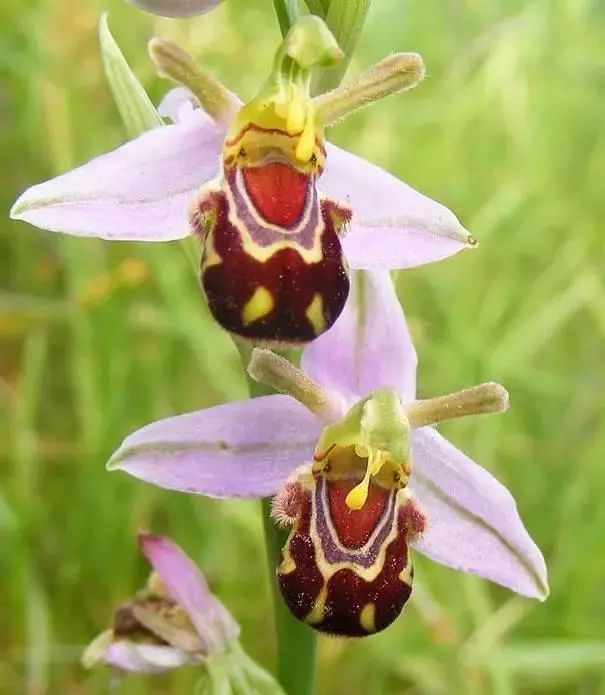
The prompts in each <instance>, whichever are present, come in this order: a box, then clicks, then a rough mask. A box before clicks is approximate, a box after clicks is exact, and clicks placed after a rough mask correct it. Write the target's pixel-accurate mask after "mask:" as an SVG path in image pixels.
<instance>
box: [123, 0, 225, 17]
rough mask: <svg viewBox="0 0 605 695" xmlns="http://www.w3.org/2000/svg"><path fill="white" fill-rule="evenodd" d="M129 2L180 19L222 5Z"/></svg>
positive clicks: (196, 0)
mask: <svg viewBox="0 0 605 695" xmlns="http://www.w3.org/2000/svg"><path fill="white" fill-rule="evenodd" d="M128 2H129V3H130V4H131V5H134V6H135V7H138V8H139V9H141V10H145V12H151V13H152V14H159V15H161V16H162V17H174V18H176V19H178V18H183V17H195V15H198V14H204V13H205V12H210V10H213V9H214V8H215V7H216V6H217V5H219V4H220V2H221V0H128Z"/></svg>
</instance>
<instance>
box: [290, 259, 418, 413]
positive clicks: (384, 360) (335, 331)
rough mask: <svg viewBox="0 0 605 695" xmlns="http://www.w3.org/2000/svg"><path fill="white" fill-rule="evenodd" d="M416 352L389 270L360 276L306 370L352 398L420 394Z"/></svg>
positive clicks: (313, 347) (307, 357)
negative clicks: (385, 390) (387, 392)
mask: <svg viewBox="0 0 605 695" xmlns="http://www.w3.org/2000/svg"><path fill="white" fill-rule="evenodd" d="M416 364H417V359H416V351H415V350H414V345H413V343H412V339H411V337H410V334H409V331H408V328H407V325H406V322H405V317H404V315H403V311H402V309H401V305H400V304H399V300H398V299H397V295H396V294H395V288H394V287H393V283H392V281H391V278H390V276H389V274H388V272H387V271H373V272H363V273H361V272H356V273H353V277H352V290H351V294H350V297H349V300H348V302H347V304H346V305H345V308H344V311H343V312H342V314H341V315H340V317H339V319H338V320H337V321H336V323H335V324H334V326H333V327H332V328H331V329H330V330H329V331H328V332H327V333H324V334H323V335H321V336H320V337H319V338H317V340H315V341H313V342H312V343H311V344H310V345H309V346H307V347H306V348H305V350H304V352H303V355H302V361H301V365H302V368H303V369H304V371H305V372H307V373H308V374H309V375H310V376H312V377H313V378H314V379H316V380H317V381H319V382H320V383H321V384H324V385H325V386H328V387H329V388H332V389H334V390H337V391H340V392H341V393H344V394H345V395H347V396H362V395H366V394H368V393H370V392H371V391H372V390H373V389H375V388H378V387H379V386H390V387H391V388H394V389H397V391H399V393H400V394H401V395H402V396H403V398H404V400H406V401H409V400H413V398H414V397H415V394H416Z"/></svg>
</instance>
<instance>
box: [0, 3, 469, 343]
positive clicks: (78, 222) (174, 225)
mask: <svg viewBox="0 0 605 695" xmlns="http://www.w3.org/2000/svg"><path fill="white" fill-rule="evenodd" d="M103 32H104V33H105V36H107V35H108V29H107V27H106V23H105V25H104V29H103V27H102V34H103ZM105 43H106V44H108V43H109V41H107V40H106V41H105ZM111 50H112V51H114V52H117V51H118V50H119V49H117V46H114V45H113V44H112V46H111ZM150 54H151V57H152V59H153V60H154V62H155V63H156V65H157V67H158V70H159V71H160V73H161V74H162V75H165V76H169V77H171V78H173V79H174V80H176V81H177V82H179V83H181V84H183V85H185V86H186V87H187V88H188V89H189V92H184V91H183V90H180V91H179V92H176V93H171V94H170V95H169V97H168V98H167V100H166V101H165V103H164V105H163V109H162V111H163V113H164V114H170V115H171V116H172V121H173V122H172V123H171V124H169V125H162V123H163V121H162V119H161V118H160V116H159V115H158V114H157V112H153V113H152V114H151V121H153V124H154V125H157V126H158V127H154V128H152V129H151V130H149V131H148V132H145V133H143V134H142V135H140V136H139V137H137V138H136V139H134V140H132V141H131V142H128V143H126V144H125V145H122V146H121V147H119V148H118V149H116V150H114V151H113V152H109V153H107V154H104V155H102V156H100V157H98V158H96V159H93V160H92V161H90V162H88V163H87V164H84V165H82V166H80V167H78V168H76V169H74V170H73V171H70V172H67V173H65V174H62V175H61V176H58V177H56V178H54V179H51V180H49V181H46V182H44V183H40V184H37V185H35V186H32V187H31V188H29V189H27V190H26V191H25V192H24V193H23V194H22V195H21V196H20V198H19V199H18V200H17V201H16V203H15V204H14V206H13V208H12V211H11V216H12V217H13V218H15V219H19V220H24V221H26V222H29V223H30V224H33V225H35V226H37V227H40V228H43V229H47V230H51V231H58V232H65V233H68V234H76V235H80V236H91V237H99V238H101V239H108V240H127V241H170V240H175V239H182V238H184V237H187V236H188V235H191V234H195V235H196V237H197V238H198V239H199V240H200V241H201V243H202V248H203V254H202V262H201V279H202V285H203V288H204V291H205V294H206V297H207V300H208V304H209V307H210V310H211V312H212V314H213V316H214V317H215V318H216V319H217V321H218V322H219V323H220V324H221V325H222V326H223V327H224V328H226V329H227V330H229V331H231V332H232V333H235V334H237V335H239V336H242V337H244V338H247V339H250V340H253V341H256V342H262V343H264V344H280V345H283V344H304V343H306V342H309V341H311V340H313V339H314V338H316V337H317V336H318V335H321V334H322V333H323V332H325V331H326V330H327V329H328V328H329V327H330V326H331V325H332V324H333V323H334V321H335V320H336V319H337V318H338V316H339V314H340V312H341V311H342V309H343V306H344V304H345V301H346V298H347V296H348V293H349V268H352V269H357V268H360V269H376V268H380V269H394V268H409V267H413V266H417V265H420V264H423V263H428V262H430V261H435V260H438V259H441V258H445V257H447V256H449V255H451V254H453V253H455V252H457V251H459V250H460V249H463V248H466V247H472V246H474V245H475V240H474V239H473V237H472V236H471V235H470V234H469V233H468V232H467V231H466V230H465V229H464V227H463V226H462V225H461V224H460V222H459V221H458V219H457V218H456V217H455V215H454V214H453V213H452V212H450V211H449V210H448V209H447V208H445V207H443V206H442V205H440V204H439V203H437V202H435V201H434V200H431V199H430V198H427V197H426V196H424V195H422V194H421V193H418V192H417V191H415V190H413V189H412V188H410V187H409V186H407V185H406V184H405V183H403V182H402V181H400V180H398V179H397V178H395V177H394V176H392V175H391V174H389V173H387V172H386V171H383V170H382V169H380V168H379V167H377V166H375V165H373V164H371V163H370V162H368V161H365V160H364V159H362V158H360V157H358V156H356V155H354V154H352V153H350V152H347V151H345V150H342V149H340V148H338V147H336V146H333V145H330V144H326V142H325V129H326V128H327V127H329V126H330V125H332V124H333V123H335V122H336V121H338V120H340V119H342V118H343V117H345V116H346V115H347V114H348V113H350V112H352V111H354V110H356V109H358V108H360V107H362V106H365V105H367V104H369V103H371V102H372V101H375V100H376V99H379V98H381V97H383V96H386V95H388V94H392V93H394V92H399V91H403V90H405V89H409V88H411V87H413V86H414V85H415V84H416V83H417V82H418V81H419V80H420V79H422V77H423V75H424V65H423V63H422V59H421V58H420V56H419V55H417V54H415V53H405V54H396V55H393V56H390V57H389V58H386V59H385V60H383V61H381V62H380V63H378V64H377V65H375V66H374V67H373V68H371V69H369V70H368V71H366V72H365V73H362V74H361V75H360V76H359V77H358V78H357V79H356V80H354V81H353V82H351V83H349V84H345V85H342V86H341V87H339V88H336V89H335V90H332V91H331V92H328V93H326V94H322V95H319V96H316V97H313V96H312V95H311V92H310V89H311V78H312V72H313V71H314V70H318V69H321V68H322V66H329V65H332V64H333V63H334V62H335V61H337V60H338V59H339V58H340V57H341V55H342V54H341V51H340V49H339V48H338V46H337V45H336V42H335V40H334V39H333V37H332V35H331V34H330V32H329V31H328V29H327V27H326V26H325V24H323V22H322V21H321V20H320V19H319V18H317V17H312V16H306V17H303V18H300V19H299V20H298V21H297V22H296V23H295V24H294V25H293V27H292V28H291V30H290V32H289V33H288V35H287V36H286V38H285V39H284V42H283V43H282V45H281V46H280V48H279V49H278V51H277V53H276V57H275V61H274V65H273V69H272V71H271V74H270V75H269V78H268V79H267V81H266V82H265V84H264V85H263V86H262V87H261V89H260V91H259V92H258V94H257V96H256V97H254V98H253V99H252V100H251V101H250V102H248V103H247V104H245V105H243V104H242V103H241V102H240V101H239V99H238V98H237V97H236V96H235V95H233V94H232V93H231V92H230V91H229V90H227V89H226V88H225V87H224V86H223V85H221V84H220V83H219V82H218V81H217V80H216V78H215V77H214V76H212V75H210V74H209V73H208V72H207V71H205V70H204V69H203V68H202V67H201V66H199V65H198V64H197V63H196V62H195V61H194V60H193V59H192V58H191V57H190V56H189V55H188V54H186V53H185V52H184V51H183V50H182V49H180V48H179V47H178V46H176V45H175V44H173V43H171V42H170V41H166V40H162V39H152V41H151V42H150ZM126 69H127V66H126ZM120 79H122V78H120ZM125 79H126V78H125ZM127 79H128V80H130V82H129V83H128V84H129V88H128V89H125V88H124V85H123V84H121V83H119V80H114V82H118V83H119V84H118V86H117V89H114V91H117V92H118V93H119V94H121V95H122V97H121V98H122V99H132V98H134V97H133V95H139V96H140V99H141V100H142V101H143V105H144V106H145V107H146V108H148V109H149V108H151V109H152V108H153V107H152V106H151V102H149V100H148V98H147V97H146V95H145V94H144V92H143V90H142V87H141V86H140V84H138V82H137V83H136V84H133V80H135V79H136V78H134V76H133V75H132V74H131V73H130V74H129V75H128V78H127ZM114 86H115V85H114ZM184 93H185V94H189V96H190V97H191V98H192V99H193V100H194V101H195V108H193V107H189V108H187V107H186V105H185V107H184V106H183V103H182V101H183V99H182V95H183V94H184ZM124 94H127V96H123V95H124ZM179 95H181V101H180V102H179ZM145 100H147V101H146V102H145ZM185 100H186V99H185ZM120 103H121V102H120V98H118V106H120Z"/></svg>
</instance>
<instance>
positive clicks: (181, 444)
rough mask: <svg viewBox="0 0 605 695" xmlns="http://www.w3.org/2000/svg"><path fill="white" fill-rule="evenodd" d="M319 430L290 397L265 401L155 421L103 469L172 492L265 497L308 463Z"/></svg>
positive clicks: (131, 439) (125, 445)
mask: <svg viewBox="0 0 605 695" xmlns="http://www.w3.org/2000/svg"><path fill="white" fill-rule="evenodd" d="M320 429H321V426H320V424H319V422H318V421H317V420H316V418H315V416H313V415H312V414H311V413H310V412H309V411H308V410H307V409H306V408H305V407H304V406H302V405H300V404H299V403H297V402H296V401H295V400H294V399H292V398H289V397H288V396H281V395H275V396H263V397H261V398H253V399H252V400H248V401H240V402H237V403H226V404H224V405H219V406H216V407H214V408H208V409H206V410H200V411H197V412H194V413H188V414H186V415H177V416H175V417H171V418H167V419H166V420H159V421H158V422H153V423H151V424H150V425H147V426H146V427H143V428H142V429H140V430H138V431H136V432H135V433H134V434H131V435H130V436H129V437H127V438H126V439H125V440H124V442H123V444H122V446H121V447H120V448H119V449H118V450H117V451H116V453H115V454H114V455H113V456H112V458H111V460H110V461H109V463H108V465H107V467H108V468H109V469H110V470H122V471H125V472H126V473H130V475H133V476H134V477H135V478H140V479H141V480H145V481H147V482H149V483H153V484H154V485H159V486H160V487H164V488H168V489H170V490H180V491H181V492H194V493H199V494H203V495H209V496H210V497H264V496H268V495H272V494H274V493H275V492H276V491H277V490H278V489H279V487H280V486H281V484H282V483H283V482H284V481H285V480H286V479H287V478H288V476H289V475H290V473H291V472H292V471H293V470H294V469H295V468H296V467H297V466H299V465H301V464H302V463H305V462H306V461H308V460H310V459H311V456H312V454H313V449H314V447H315V444H316V441H317V437H318V435H319V431H320Z"/></svg>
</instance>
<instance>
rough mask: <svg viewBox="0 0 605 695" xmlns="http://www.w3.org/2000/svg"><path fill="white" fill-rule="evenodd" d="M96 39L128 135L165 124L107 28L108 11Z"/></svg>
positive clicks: (100, 24)
mask: <svg viewBox="0 0 605 695" xmlns="http://www.w3.org/2000/svg"><path fill="white" fill-rule="evenodd" d="M99 40H100V43H101V55H102V57H103V67H104V68H105V75H106V77H107V81H108V82H109V87H110V89H111V93H112V94H113V98H114V99H115V102H116V105H117V107H118V111H119V112H120V116H121V117H122V121H123V122H124V125H125V126H126V130H127V131H128V134H129V135H131V136H132V137H136V136H137V135H140V134H141V133H144V132H145V131H146V130H150V129H151V128H157V126H160V125H164V121H163V120H162V117H161V116H160V114H159V113H158V112H157V110H156V108H155V106H154V105H153V103H152V101H151V99H150V98H149V96H148V95H147V92H146V91H145V90H144V89H143V85H141V83H140V82H139V80H138V79H137V76H136V75H135V74H134V72H132V70H131V69H130V66H129V65H128V63H127V62H126V58H124V55H123V53H122V51H121V50H120V47H119V46H118V44H117V43H116V41H115V39H114V38H113V36H112V34H111V31H109V25H108V23H107V13H104V14H103V15H102V16H101V19H100V21H99Z"/></svg>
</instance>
